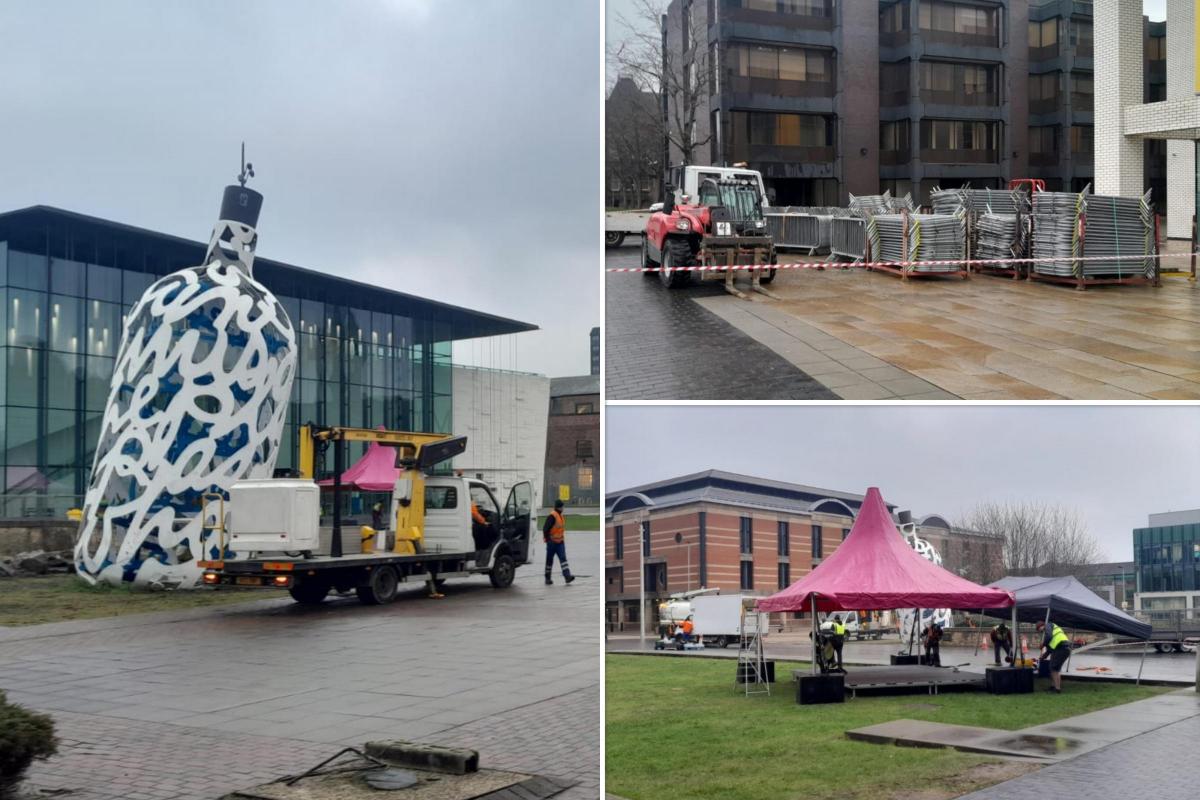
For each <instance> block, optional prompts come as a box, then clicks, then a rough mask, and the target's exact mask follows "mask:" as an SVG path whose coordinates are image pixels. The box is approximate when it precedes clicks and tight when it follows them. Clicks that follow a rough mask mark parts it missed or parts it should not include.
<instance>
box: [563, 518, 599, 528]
mask: <svg viewBox="0 0 1200 800" xmlns="http://www.w3.org/2000/svg"><path fill="white" fill-rule="evenodd" d="M563 521H564V522H566V523H567V530H569V531H592V532H595V531H599V530H600V515H599V514H564V515H563Z"/></svg>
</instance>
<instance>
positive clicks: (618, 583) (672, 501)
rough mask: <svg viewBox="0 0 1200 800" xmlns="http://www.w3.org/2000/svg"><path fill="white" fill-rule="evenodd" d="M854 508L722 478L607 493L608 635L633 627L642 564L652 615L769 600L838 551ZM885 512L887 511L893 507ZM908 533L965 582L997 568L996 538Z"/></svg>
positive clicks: (957, 532)
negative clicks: (708, 599) (710, 593)
mask: <svg viewBox="0 0 1200 800" xmlns="http://www.w3.org/2000/svg"><path fill="white" fill-rule="evenodd" d="M862 501H863V495H861V494H853V493H849V492H843V491H839V490H834V489H822V488H819V487H816V486H805V485H802V484H796V483H786V482H783V481H774V480H768V479H766V478H756V477H752V476H749V475H739V474H736V473H732V472H723V471H721V470H706V471H704V472H697V473H694V474H691V475H683V476H680V477H676V478H670V479H667V480H662V481H656V482H654V483H647V484H643V485H641V486H634V487H630V488H628V489H622V490H619V491H614V492H611V493H609V494H608V495H607V497H606V499H605V515H606V521H605V541H604V567H605V570H604V572H605V613H606V620H607V622H608V627H609V629H610V630H625V629H632V630H636V629H637V626H638V619H639V615H638V604H639V597H640V594H641V591H640V586H639V584H638V575H639V569H640V567H641V565H643V564H644V568H645V573H644V580H645V585H646V598H647V605H648V606H649V608H650V610H651V614H652V615H653V614H654V613H655V609H657V607H658V602H657V601H658V600H660V599H662V598H666V597H668V596H669V595H671V594H672V593H675V592H686V591H690V590H694V589H700V588H710V589H711V588H719V589H721V591H722V592H723V593H727V594H728V593H741V594H756V595H764V596H765V595H769V594H774V593H775V592H777V591H779V590H780V589H783V588H785V587H787V586H789V585H791V584H792V583H795V582H796V581H798V580H800V579H801V578H803V577H804V576H805V575H807V574H808V573H809V572H811V571H812V569H813V568H814V567H816V566H817V565H818V564H820V563H821V561H822V560H823V559H825V558H827V557H828V556H829V555H830V554H831V553H833V552H834V551H835V550H837V548H838V545H840V544H841V543H842V540H843V539H845V538H846V536H847V535H849V533H850V529H851V527H852V526H853V525H854V517H855V516H856V515H857V514H858V510H859V507H860V506H861V505H862ZM888 509H889V510H890V511H893V512H894V511H896V505H895V504H892V503H889V504H888ZM916 530H917V535H918V536H920V537H921V538H925V539H928V540H930V541H931V542H932V543H933V544H934V546H935V547H936V548H937V549H938V551H939V552H941V553H942V555H943V566H945V567H946V568H947V569H950V570H952V571H954V572H956V573H958V574H964V575H965V576H966V577H968V578H972V579H974V580H979V579H980V576H977V575H976V574H975V571H974V570H977V569H979V568H978V567H975V566H974V565H975V563H976V562H977V561H982V562H983V563H994V564H996V565H999V564H1000V563H1001V557H1000V556H1001V549H1002V541H1001V539H1000V538H999V537H997V536H991V535H988V534H981V533H975V532H972V531H963V530H961V529H959V528H956V527H954V526H952V525H951V524H950V523H949V522H948V521H947V520H946V519H945V518H943V517H941V516H938V515H931V516H927V517H924V518H922V519H921V521H920V522H919V523H918V525H917V529H916ZM639 546H640V547H641V548H642V554H641V556H639V554H638V549H637V548H638V547H639ZM994 577H1000V575H999V574H997V575H995V576H994ZM652 622H653V623H654V624H655V625H656V624H657V620H652ZM648 629H649V630H654V625H651V626H650V627H649V628H648Z"/></svg>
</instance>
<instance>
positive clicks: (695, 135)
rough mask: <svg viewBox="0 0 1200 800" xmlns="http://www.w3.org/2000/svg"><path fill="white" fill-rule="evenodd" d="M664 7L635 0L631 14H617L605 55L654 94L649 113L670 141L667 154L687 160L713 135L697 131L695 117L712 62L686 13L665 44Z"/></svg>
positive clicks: (703, 104)
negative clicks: (612, 38)
mask: <svg viewBox="0 0 1200 800" xmlns="http://www.w3.org/2000/svg"><path fill="white" fill-rule="evenodd" d="M666 9H667V4H666V3H665V2H663V0H637V2H636V3H635V11H634V13H633V16H632V18H629V17H626V16H624V15H622V14H617V25H616V28H617V30H618V38H617V39H616V41H615V42H614V43H613V44H612V46H610V47H609V48H608V59H609V62H610V63H611V64H612V65H614V66H615V67H616V68H617V70H618V71H619V72H620V73H621V74H622V75H627V76H629V77H630V78H631V79H632V80H633V81H634V82H635V83H636V84H637V85H638V87H639V88H640V89H642V90H643V91H646V92H649V93H651V94H652V95H653V96H654V99H655V101H656V102H655V104H654V108H653V113H654V114H655V116H656V117H657V122H658V124H659V126H660V128H661V133H662V136H663V137H664V138H665V140H666V141H667V142H669V144H670V147H671V150H672V156H671V157H672V158H673V157H674V153H678V154H679V157H680V159H681V162H682V163H683V164H684V165H687V164H692V163H694V162H693V159H694V157H695V153H696V152H697V149H698V148H700V147H703V146H704V145H706V144H708V142H709V140H710V139H711V138H712V135H713V134H712V131H709V132H708V133H707V134H703V135H702V134H701V133H700V130H699V128H698V127H697V124H696V123H697V119H698V117H699V116H700V114H701V113H702V112H703V111H704V110H705V109H706V108H707V105H708V91H709V83H710V81H711V80H712V78H713V76H714V74H715V70H716V64H714V63H711V62H712V59H711V58H710V57H709V53H708V49H707V45H706V41H705V40H704V39H703V37H699V38H698V37H696V36H695V35H693V30H692V28H693V25H692V22H691V20H690V19H688V18H685V19H684V20H683V21H682V22H681V30H680V34H681V35H679V36H673V37H671V38H672V39H674V41H670V42H667V43H666V45H665V46H664V41H663V39H664V37H663V30H662V28H663V19H664V15H665V14H666ZM688 13H689V14H690V11H689V12H688ZM696 27H703V26H696ZM685 44H686V46H685ZM664 103H665V105H664Z"/></svg>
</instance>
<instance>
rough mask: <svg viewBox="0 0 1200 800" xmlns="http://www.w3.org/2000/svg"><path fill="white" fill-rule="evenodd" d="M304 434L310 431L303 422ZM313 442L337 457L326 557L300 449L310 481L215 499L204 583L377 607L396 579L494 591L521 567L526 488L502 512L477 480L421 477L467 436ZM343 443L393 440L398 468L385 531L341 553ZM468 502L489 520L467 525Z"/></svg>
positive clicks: (364, 435)
mask: <svg viewBox="0 0 1200 800" xmlns="http://www.w3.org/2000/svg"><path fill="white" fill-rule="evenodd" d="M304 433H305V434H306V435H308V434H309V431H308V426H305V429H304ZM311 436H312V438H313V440H314V441H321V440H322V437H325V438H324V441H328V442H331V443H332V444H334V446H335V447H337V451H336V452H337V453H339V457H337V458H336V459H335V461H336V462H337V464H336V466H335V473H334V474H335V479H334V525H333V532H332V534H333V535H332V536H331V537H330V544H329V550H330V552H329V553H322V552H320V549H321V548H320V540H321V535H320V529H319V517H320V507H319V488H318V486H317V485H316V483H315V482H314V481H313V480H312V477H311V472H312V453H311V451H310V452H309V454H308V456H307V458H308V466H307V468H306V467H305V463H306V455H305V452H306V449H305V448H304V447H301V459H300V460H301V464H302V467H301V472H302V473H303V472H305V471H306V469H307V471H308V472H309V475H308V476H306V477H302V478H299V479H295V478H280V479H270V480H254V481H239V482H238V483H237V484H235V485H234V487H233V490H232V491H231V492H230V498H229V503H228V506H227V507H226V506H225V505H224V503H223V502H222V508H221V511H220V512H219V514H218V515H217V516H216V518H215V521H214V523H213V527H214V528H216V529H217V532H218V533H219V534H220V535H221V544H220V546H219V547H218V548H217V550H216V552H217V553H218V554H223V556H224V557H221V558H213V559H210V560H207V561H204V562H201V564H200V566H201V567H202V568H203V569H204V570H205V571H204V574H203V579H202V580H203V582H204V583H205V584H207V585H210V586H226V585H227V586H243V587H263V588H284V589H287V590H288V592H289V593H290V594H291V596H292V599H294V600H295V601H296V602H298V603H304V604H317V603H321V602H323V601H324V600H325V598H326V596H327V595H328V594H329V593H330V592H331V591H337V592H348V591H350V590H354V592H355V593H356V594H357V595H358V599H359V601H360V602H362V603H365V604H368V605H382V604H385V603H389V602H391V601H392V600H394V599H395V597H396V593H397V591H398V589H399V586H400V584H401V583H405V582H407V581H409V580H412V579H414V578H415V579H418V580H421V581H422V582H425V583H427V584H429V585H430V586H431V588H433V587H440V586H441V585H442V584H443V582H444V581H445V580H446V579H447V578H457V577H466V576H470V575H487V576H488V578H489V579H490V580H491V583H492V585H493V586H494V587H496V588H498V589H503V588H507V587H508V586H511V585H512V582H513V578H514V577H515V574H516V569H517V567H518V566H520V565H522V564H527V563H529V558H530V542H531V540H532V536H533V533H534V529H535V526H536V520H535V519H534V516H533V489H532V485H531V484H530V483H529V482H527V481H523V482H520V483H517V484H516V485H514V486H513V487H512V489H511V491H510V492H509V495H508V498H507V500H506V502H505V504H504V506H503V508H501V507H500V505H499V504H498V503H497V501H496V498H495V496H494V495H493V494H492V491H491V489H490V488H489V487H488V486H487V484H485V483H484V482H482V481H478V480H474V479H471V478H464V477H461V476H452V475H427V474H425V471H426V470H427V469H429V468H430V467H432V466H433V465H434V464H436V463H439V462H441V461H444V460H446V459H448V458H452V457H453V456H454V455H457V454H459V453H461V452H462V451H463V449H464V448H465V446H466V438H465V437H446V436H438V435H431V434H407V433H402V432H396V431H369V430H365V429H357V428H324V429H315V431H314V432H313V433H312V434H311ZM301 441H302V442H303V441H305V439H304V438H302V439H301ZM344 441H385V442H389V443H393V444H396V445H398V448H397V449H398V451H399V454H398V461H399V466H401V468H402V471H401V473H400V477H399V478H397V480H396V482H395V485H394V487H393V492H392V509H391V520H392V522H393V528H392V531H391V532H388V531H375V530H373V529H372V528H370V527H366V526H364V527H363V528H362V529H361V536H360V538H361V542H362V551H361V552H357V553H342V552H341V550H342V544H341V543H342V537H341V510H340V500H341V494H340V491H339V490H340V489H341V486H340V481H339V479H340V476H341V473H342V464H341V461H342V459H341V457H340V452H341V444H342V442H344ZM472 506H474V507H475V509H476V510H478V512H479V513H480V515H481V516H482V517H483V518H484V519H485V520H486V523H487V524H480V523H478V522H476V521H475V520H474V519H473V515H472ZM205 513H207V512H205ZM207 519H208V517H207V516H206V521H207ZM226 534H228V540H227V541H226V539H225V535H226Z"/></svg>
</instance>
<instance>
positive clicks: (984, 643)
mask: <svg viewBox="0 0 1200 800" xmlns="http://www.w3.org/2000/svg"><path fill="white" fill-rule="evenodd" d="M979 649H980V650H982V651H983V652H985V653H986V652H987V649H988V637H986V636H980V637H979Z"/></svg>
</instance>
